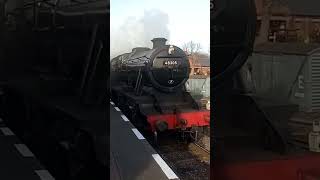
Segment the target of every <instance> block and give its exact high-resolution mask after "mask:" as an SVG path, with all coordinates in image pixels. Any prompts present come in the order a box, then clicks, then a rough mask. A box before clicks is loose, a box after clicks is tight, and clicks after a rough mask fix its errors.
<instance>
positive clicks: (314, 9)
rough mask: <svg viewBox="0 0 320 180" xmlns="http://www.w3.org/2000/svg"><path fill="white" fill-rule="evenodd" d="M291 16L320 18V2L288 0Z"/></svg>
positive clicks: (317, 0) (313, 0)
mask: <svg viewBox="0 0 320 180" xmlns="http://www.w3.org/2000/svg"><path fill="white" fill-rule="evenodd" d="M286 1H287V2H286V3H287V4H288V6H289V9H290V14H292V15H303V16H320V1H319V0H303V1H302V0H286Z"/></svg>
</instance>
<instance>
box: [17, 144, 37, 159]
mask: <svg viewBox="0 0 320 180" xmlns="http://www.w3.org/2000/svg"><path fill="white" fill-rule="evenodd" d="M14 146H16V148H17V150H18V151H19V152H20V153H21V154H22V156H24V157H34V155H33V153H32V152H31V151H30V150H29V148H28V147H27V146H26V145H24V144H15V145H14Z"/></svg>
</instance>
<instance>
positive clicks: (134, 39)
mask: <svg viewBox="0 0 320 180" xmlns="http://www.w3.org/2000/svg"><path fill="white" fill-rule="evenodd" d="M168 24H169V16H168V15H167V14H166V13H164V12H162V11H160V10H157V9H153V10H148V11H145V12H144V15H143V16H142V17H140V18H137V17H129V18H128V19H127V20H126V21H125V22H124V23H123V24H122V25H121V26H120V27H119V28H118V29H117V30H115V31H114V32H111V54H110V56H111V58H113V57H115V56H117V55H120V54H123V53H127V52H131V49H132V48H134V47H150V48H152V42H151V39H153V38H155V37H164V38H166V39H168V40H169V37H170V31H169V29H168Z"/></svg>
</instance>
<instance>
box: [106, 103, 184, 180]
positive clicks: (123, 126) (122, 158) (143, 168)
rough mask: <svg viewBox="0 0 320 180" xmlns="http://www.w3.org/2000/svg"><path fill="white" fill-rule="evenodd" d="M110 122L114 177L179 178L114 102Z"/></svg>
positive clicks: (129, 178)
mask: <svg viewBox="0 0 320 180" xmlns="http://www.w3.org/2000/svg"><path fill="white" fill-rule="evenodd" d="M110 125H111V127H110V141H111V143H110V144H111V145H110V158H111V160H110V166H111V168H110V172H111V173H110V175H111V176H110V178H111V179H114V180H117V179H124V180H141V179H157V180H168V179H179V178H178V177H177V175H176V174H175V173H174V172H173V171H172V169H171V168H170V167H169V166H168V165H167V164H166V163H165V162H164V160H163V159H162V158H161V157H160V155H159V154H157V153H156V152H155V150H154V149H153V148H152V147H151V146H150V144H149V143H148V142H147V140H146V139H145V138H144V137H143V135H142V134H141V133H140V132H139V131H138V130H137V129H136V128H135V127H134V126H133V125H132V124H131V123H130V121H129V120H128V118H127V117H126V116H125V115H123V114H122V113H121V111H120V109H119V108H118V107H116V106H115V104H114V103H113V102H112V101H110Z"/></svg>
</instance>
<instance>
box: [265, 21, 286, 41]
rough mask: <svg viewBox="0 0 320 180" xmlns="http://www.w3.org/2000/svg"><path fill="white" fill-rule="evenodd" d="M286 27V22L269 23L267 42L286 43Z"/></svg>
mask: <svg viewBox="0 0 320 180" xmlns="http://www.w3.org/2000/svg"><path fill="white" fill-rule="evenodd" d="M286 26H287V22H286V21H283V20H282V21H281V20H273V21H270V29H269V41H271V42H274V41H276V42H284V41H286V37H287V32H286V28H287V27H286Z"/></svg>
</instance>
